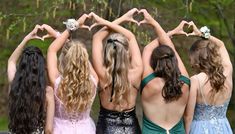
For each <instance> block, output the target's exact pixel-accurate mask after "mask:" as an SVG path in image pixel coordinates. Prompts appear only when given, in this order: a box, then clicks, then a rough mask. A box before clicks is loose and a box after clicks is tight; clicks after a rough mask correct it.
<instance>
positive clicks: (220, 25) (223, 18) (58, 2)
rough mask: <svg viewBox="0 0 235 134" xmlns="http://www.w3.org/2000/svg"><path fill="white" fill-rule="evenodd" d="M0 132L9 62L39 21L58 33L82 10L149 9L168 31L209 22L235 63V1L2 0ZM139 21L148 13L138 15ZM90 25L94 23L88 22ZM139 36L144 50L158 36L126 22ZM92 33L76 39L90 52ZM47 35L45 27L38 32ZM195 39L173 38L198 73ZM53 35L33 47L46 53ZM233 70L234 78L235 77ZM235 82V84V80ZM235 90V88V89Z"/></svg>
mask: <svg viewBox="0 0 235 134" xmlns="http://www.w3.org/2000/svg"><path fill="white" fill-rule="evenodd" d="M0 3H1V4H0V76H1V77H0V131H7V125H8V118H7V103H8V97H7V96H8V95H7V92H8V82H7V72H6V69H7V60H8V58H9V56H10V55H11V53H12V52H13V51H14V49H15V48H16V47H17V45H18V44H19V43H20V42H21V41H22V39H23V38H24V36H26V35H27V34H28V32H30V31H31V30H32V29H33V28H34V26H35V25H36V24H44V23H46V24H49V25H51V26H52V27H53V28H55V29H56V30H58V31H61V32H62V31H63V30H64V29H65V26H64V25H63V23H62V22H63V21H65V20H66V19H68V18H75V19H76V18H79V17H80V16H81V15H82V14H83V13H89V12H95V13H96V14H97V15H99V16H101V17H103V18H105V19H107V20H109V21H112V20H114V19H115V18H117V17H119V16H121V15H123V14H124V13H126V12H127V11H128V10H129V9H131V8H134V7H136V8H138V9H140V8H145V9H147V10H148V11H149V12H150V14H151V15H152V16H153V17H154V18H155V19H156V20H157V21H158V22H159V23H160V24H161V26H162V27H163V28H164V29H165V31H169V30H171V29H173V28H174V27H176V26H177V25H178V24H179V23H180V22H181V20H187V21H191V20H193V21H194V22H195V24H196V25H197V26H198V27H199V28H200V27H201V26H204V25H206V26H208V27H209V28H210V29H211V34H212V35H214V36H216V37H218V38H220V39H221V40H223V41H224V43H225V44H226V48H227V49H228V51H229V54H230V58H231V61H232V63H233V65H234V61H235V59H234V58H235V56H234V55H235V54H234V53H235V51H234V49H235V10H234V9H235V1H234V0H206V1H205V0H128V1H127V0H0ZM134 18H135V19H137V20H141V19H143V16H141V15H140V16H135V17H134ZM86 23H87V24H89V25H90V24H91V23H92V22H89V21H88V22H86ZM123 26H124V27H126V28H128V29H130V30H131V31H132V32H133V33H134V34H135V35H136V38H137V40H138V43H139V46H140V49H141V51H142V50H143V47H144V46H145V45H146V44H148V43H149V42H150V41H151V40H153V39H154V38H156V36H155V33H154V31H153V29H152V28H151V27H150V26H147V25H143V26H141V27H138V26H137V25H136V24H131V23H126V24H123ZM98 29H99V28H96V29H94V30H92V31H91V32H90V31H88V30H85V29H82V30H81V29H79V30H78V31H77V32H76V33H74V34H73V38H77V39H80V40H81V41H82V42H84V43H85V44H86V47H87V49H88V52H89V53H90V52H91V39H92V35H93V34H94V33H95V32H96V31H97V30H98ZM43 34H46V33H45V32H43V31H41V32H40V33H39V35H43ZM196 39H197V38H196V37H185V36H174V37H173V38H172V40H173V42H174V44H175V46H176V49H177V51H178V52H179V54H180V56H181V58H182V59H183V62H184V63H185V65H186V67H187V69H188V71H189V73H190V75H193V74H194V72H193V71H192V69H191V67H190V65H189V59H188V49H189V47H190V45H191V44H192V43H193V42H194V41H195V40H196ZM51 42H52V39H47V40H45V41H39V40H32V41H30V42H29V43H28V45H35V46H38V47H39V48H41V49H42V50H43V52H44V55H45V56H46V51H47V48H48V45H50V43H51ZM234 78H235V77H234V73H233V80H234ZM234 83H235V82H234ZM233 92H234V91H233ZM98 113H99V101H98V96H97V97H96V101H95V103H94V104H93V108H92V117H93V119H94V120H95V121H96V120H97V116H98ZM137 115H138V118H139V119H140V122H141V118H142V110H141V104H140V100H139V98H138V100H137ZM234 115H235V95H234V93H233V96H232V99H231V101H230V105H229V109H228V114H227V116H228V119H229V121H230V124H231V126H232V129H233V131H234V132H235V116H234Z"/></svg>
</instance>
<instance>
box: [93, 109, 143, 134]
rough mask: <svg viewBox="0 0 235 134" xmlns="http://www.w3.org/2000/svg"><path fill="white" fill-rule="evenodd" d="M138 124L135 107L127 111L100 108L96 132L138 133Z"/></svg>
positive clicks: (105, 133)
mask: <svg viewBox="0 0 235 134" xmlns="http://www.w3.org/2000/svg"><path fill="white" fill-rule="evenodd" d="M140 133H141V130H140V126H139V123H138V120H137V117H136V114H135V109H134V110H132V111H129V112H116V111H111V110H107V109H105V108H103V107H101V108H100V113H99V119H98V122H97V127H96V134H140Z"/></svg>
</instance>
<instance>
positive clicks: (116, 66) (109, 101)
mask: <svg viewBox="0 0 235 134" xmlns="http://www.w3.org/2000/svg"><path fill="white" fill-rule="evenodd" d="M135 12H137V9H132V10H130V11H129V12H127V13H126V14H125V15H123V16H122V17H120V18H119V19H117V20H115V21H114V22H112V23H111V22H108V21H106V20H104V19H102V18H100V17H99V16H97V15H95V14H94V13H91V14H92V16H93V17H94V19H95V20H96V21H97V23H98V24H101V25H105V26H107V27H108V28H110V29H111V30H113V31H115V32H118V33H113V34H111V35H109V36H108V34H109V30H108V29H107V28H106V27H105V28H102V29H101V30H100V31H98V32H97V33H96V34H95V35H94V36H93V42H92V50H93V51H92V60H93V63H94V69H95V70H96V72H97V74H98V77H99V79H100V82H99V86H100V90H99V97H100V113H99V119H98V123H97V131H96V133H97V134H139V133H140V126H139V123H138V120H137V117H136V114H135V103H136V97H137V94H138V88H139V85H140V80H141V74H142V71H143V67H142V60H141V54H140V50H139V47H138V44H137V41H136V38H135V36H134V35H133V34H132V33H131V32H130V31H128V30H126V29H125V28H123V27H121V26H119V25H117V24H119V23H121V22H124V21H134V20H133V19H132V16H133V14H134V13H135ZM107 36H108V37H107ZM106 37H107V40H106V41H105V43H104V44H103V40H104V39H105V38H106Z"/></svg>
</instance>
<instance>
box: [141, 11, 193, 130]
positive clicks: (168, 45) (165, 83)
mask: <svg viewBox="0 0 235 134" xmlns="http://www.w3.org/2000/svg"><path fill="white" fill-rule="evenodd" d="M140 12H141V13H143V15H144V17H145V19H144V20H143V21H141V22H140V24H143V23H146V24H150V25H151V26H153V28H154V30H155V32H156V34H157V35H158V38H156V39H155V40H153V41H152V42H151V43H149V44H148V45H147V46H145V48H144V51H143V54H142V60H143V64H144V72H143V75H142V78H143V79H142V82H141V100H142V105H143V127H142V133H143V134H153V133H162V134H163V133H164V134H165V133H167V134H169V133H175V134H184V133H185V129H184V123H183V119H182V117H183V114H184V110H185V108H186V104H187V101H188V96H189V84H190V83H189V79H188V78H187V77H188V73H187V70H186V68H185V66H184V64H183V62H182V60H181V58H180V57H179V55H178V53H177V51H176V49H175V47H174V44H173V43H172V41H171V39H170V38H169V36H172V35H174V34H181V31H182V29H183V25H184V23H186V22H181V23H180V25H179V26H178V27H176V28H175V29H174V30H172V31H170V32H169V33H168V34H167V33H166V32H165V31H164V30H163V29H162V27H161V26H160V24H159V23H158V22H157V21H155V20H154V19H153V18H152V17H151V16H150V15H149V13H148V12H147V11H146V10H145V9H142V10H140Z"/></svg>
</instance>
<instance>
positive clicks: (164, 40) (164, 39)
mask: <svg viewBox="0 0 235 134" xmlns="http://www.w3.org/2000/svg"><path fill="white" fill-rule="evenodd" d="M140 12H141V13H143V14H144V17H145V19H144V20H143V21H141V22H140V24H142V23H148V24H150V25H152V26H153V27H154V30H155V32H156V34H157V35H158V40H159V44H164V45H168V46H169V47H171V48H172V49H173V51H174V52H175V55H176V58H177V60H178V66H179V69H180V72H181V73H182V75H184V76H186V77H188V72H187V70H186V68H185V66H184V64H183V62H182V60H181V58H180V56H179V54H178V53H177V51H176V49H175V47H174V44H173V42H172V41H171V39H170V37H169V36H168V34H167V33H166V32H165V31H164V30H163V28H162V27H161V26H160V24H159V23H158V22H157V21H155V20H154V18H152V16H151V15H149V13H148V12H147V10H145V9H142V10H140ZM173 32H174V31H173Z"/></svg>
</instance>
